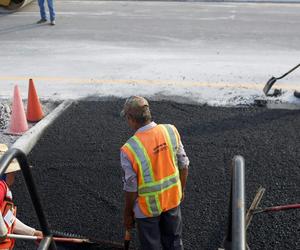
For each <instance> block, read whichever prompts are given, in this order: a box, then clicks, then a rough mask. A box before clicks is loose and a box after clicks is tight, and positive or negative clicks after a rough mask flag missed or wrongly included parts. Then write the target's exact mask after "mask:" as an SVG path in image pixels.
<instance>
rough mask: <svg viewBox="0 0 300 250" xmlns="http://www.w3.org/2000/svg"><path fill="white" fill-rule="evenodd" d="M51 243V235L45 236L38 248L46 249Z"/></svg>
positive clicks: (40, 249)
mask: <svg viewBox="0 0 300 250" xmlns="http://www.w3.org/2000/svg"><path fill="white" fill-rule="evenodd" d="M51 244H53V240H52V237H45V238H44V239H42V241H41V243H40V244H39V248H38V250H47V249H49V247H50V249H51Z"/></svg>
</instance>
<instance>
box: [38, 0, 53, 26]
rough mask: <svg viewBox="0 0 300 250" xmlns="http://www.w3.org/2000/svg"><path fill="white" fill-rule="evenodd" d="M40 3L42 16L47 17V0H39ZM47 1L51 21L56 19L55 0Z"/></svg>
mask: <svg viewBox="0 0 300 250" xmlns="http://www.w3.org/2000/svg"><path fill="white" fill-rule="evenodd" d="M38 3H39V7H40V14H41V18H42V19H47V16H46V11H45V6H44V3H45V0H38ZM47 3H48V9H49V14H50V21H54V20H55V12H54V8H53V0H47Z"/></svg>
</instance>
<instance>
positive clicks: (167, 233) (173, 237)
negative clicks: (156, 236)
mask: <svg viewBox="0 0 300 250" xmlns="http://www.w3.org/2000/svg"><path fill="white" fill-rule="evenodd" d="M160 230H161V243H162V245H163V249H165V250H183V243H182V236H181V235H182V220H181V210H180V206H178V207H176V208H173V209H170V210H169V211H167V212H164V213H162V214H161V219H160Z"/></svg>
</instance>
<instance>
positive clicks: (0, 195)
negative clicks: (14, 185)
mask: <svg viewBox="0 0 300 250" xmlns="http://www.w3.org/2000/svg"><path fill="white" fill-rule="evenodd" d="M5 195H6V184H5V183H4V181H3V180H1V181H0V207H2V204H3V201H4V198H5Z"/></svg>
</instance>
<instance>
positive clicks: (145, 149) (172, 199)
mask: <svg viewBox="0 0 300 250" xmlns="http://www.w3.org/2000/svg"><path fill="white" fill-rule="evenodd" d="M179 142H180V137H179V133H178V132H177V129H176V128H175V127H174V126H173V125H170V124H160V125H157V126H155V127H153V128H151V129H149V130H147V131H144V132H137V133H136V134H135V135H134V136H132V137H131V138H130V139H129V140H128V141H127V142H126V143H125V144H124V145H123V147H122V148H121V150H122V151H123V152H124V153H125V154H126V155H127V157H128V159H129V161H130V162H131V164H132V167H133V170H134V171H135V172H136V174H137V180H138V198H137V202H138V205H139V207H140V209H141V211H142V212H143V214H145V215H146V216H147V217H154V216H159V215H160V214H161V213H162V212H164V211H168V210H170V209H172V208H175V207H177V206H178V205H179V204H180V200H181V197H182V190H181V182H180V178H179V171H178V167H177V156H176V152H177V149H178V145H179Z"/></svg>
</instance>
